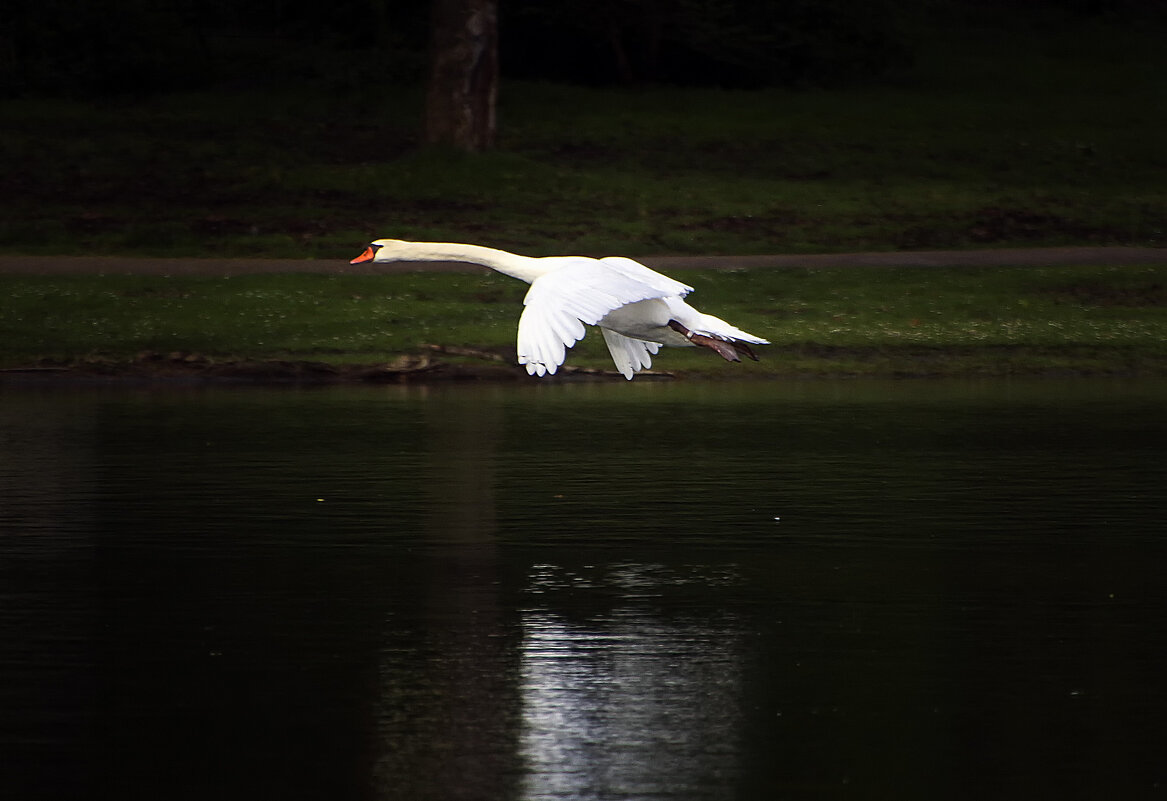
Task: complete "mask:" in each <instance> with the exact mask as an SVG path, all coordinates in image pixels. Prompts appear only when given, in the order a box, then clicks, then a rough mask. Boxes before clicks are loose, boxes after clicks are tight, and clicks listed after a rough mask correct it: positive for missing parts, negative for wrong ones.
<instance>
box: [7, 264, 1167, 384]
mask: <svg viewBox="0 0 1167 801" xmlns="http://www.w3.org/2000/svg"><path fill="white" fill-rule="evenodd" d="M681 277H683V278H684V280H686V281H687V282H689V283H691V284H692V285H693V286H695V287H696V291H695V293H694V295H693V301H694V303H695V304H696V305H697V306H699V307H700V308H702V309H703V310H705V311H708V312H711V313H714V314H718V315H720V316H723V317H725V318H727V319H729V320H731V321H733V322H734V323H735V324H738V325H740V326H741V327H743V328H745V329H746V330H748V331H751V332H754V333H757V334H759V335H762V336H765V337H767V338H769V339H770V340H771V341H772V342H773V343H774V344H773V345H772V346H770V347H766V348H762V349H761V350H762V361H761V362H759V363H757V364H753V363H749V364H745V365H731V364H727V363H723V362H721V361H720V360H719V359H717V358H716V357H715V356H713V355H712V354H710V353H707V352H704V351H701V352H698V351H697V349H691V350H690V349H684V350H672V349H669V350H666V351H664V352H663V353H662V354H661V355H660V356H658V357H657V359H656V364H655V366H656V367H657V368H658V369H661V370H666V371H677V372H681V373H685V374H694V375H697V374H700V375H723V376H730V375H733V376H743V377H745V376H750V377H757V376H827V375H831V376H835V375H847V376H852V375H853V376H876V375H880V376H887V375H912V376H916V375H1011V374H1071V373H1073V374H1089V375H1164V374H1167V267H1165V266H1139V267H1123V268H1117V267H1106V266H1100V267H1058V268H1049V269H1043V268H1008V267H992V268H961V269H938V268H883V267H880V268H828V269H798V270H754V271H748V272H745V271H741V272H713V271H701V272H686V273H684V274H683V275H682V276H681ZM524 291H525V286H524V285H522V284H521V283H519V282H516V281H513V280H511V279H508V278H505V277H503V276H498V275H494V274H489V275H478V274H438V273H396V274H386V275H383V276H353V275H329V276H325V275H249V276H236V277H231V278H218V277H183V278H175V277H158V276H114V275H109V276H67V277H53V278H46V277H32V276H11V275H9V276H0V298H2V300H0V368H4V369H6V370H12V369H14V368H30V367H39V368H68V369H71V370H74V371H80V372H110V373H125V372H133V371H139V372H167V371H169V372H175V371H178V372H194V373H198V372H203V373H207V372H208V371H211V372H213V371H214V370H215V369H220V368H222V369H227V368H231V367H239V365H242V364H246V365H251V367H252V368H254V369H257V370H259V372H260V373H262V372H263V371H264V370H268V371H269V372H271V373H272V374H273V375H275V374H279V370H278V369H277V367H276V365H278V364H280V363H282V364H283V365H284V366H285V367H286V368H287V369H288V370H290V371H292V372H295V371H297V370H300V371H301V372H302V366H303V364H304V363H313V366H310V367H309V368H308V369H309V372H310V373H312V372H313V371H314V374H316V375H317V377H327V376H328V375H329V371H334V372H335V371H338V370H344V369H346V366H347V368H348V369H352V366H354V365H385V364H398V365H401V364H413V365H416V364H417V363H419V361H424V360H432V359H437V360H439V361H441V362H443V363H445V364H468V363H473V364H484V363H485V362H481V361H479V360H477V359H474V358H469V357H464V356H457V355H448V354H437V355H435V354H434V353H433V351H432V350H431V349H430V348H428V347H427V346H429V345H440V346H444V347H446V348H449V349H452V350H458V349H463V348H465V349H472V350H474V351H480V352H490V353H496V354H498V355H499V356H500V357H501V359H502V361H501V362H500V363H499V364H502V365H509V364H513V361H514V360H513V355H514V344H513V343H514V331H515V324H516V322H517V319H518V315H519V313H520V310H521V300H522V295H523V293H524ZM568 364H569V365H573V366H579V367H592V368H602V369H610V367H611V365H610V362H609V359H608V356H607V352H606V351H605V350H604V346H603V343H602V340H601V339H600V338H599V337H598V336H597V335H596V333H595V332H594V331H593V332H591V333H590V334H589V335H588V337H587V338H586V339H585V340H584V341H583V342H582V343H580V344H579V345H578V346H577V347H576V348H575V350H574V351H572V352H571V353H569V356H568ZM263 365H267V366H266V367H263ZM296 365H300V366H299V367H297V366H296ZM10 375H11V373H10Z"/></svg>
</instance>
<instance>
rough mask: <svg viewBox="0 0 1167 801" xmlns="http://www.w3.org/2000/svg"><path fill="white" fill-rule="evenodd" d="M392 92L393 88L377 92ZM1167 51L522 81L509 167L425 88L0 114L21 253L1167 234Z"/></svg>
mask: <svg viewBox="0 0 1167 801" xmlns="http://www.w3.org/2000/svg"><path fill="white" fill-rule="evenodd" d="M374 74H375V73H374ZM1164 74H1167V54H1165V51H1164V49H1163V48H1162V47H1161V36H1159V35H1158V34H1157V33H1156V32H1155V31H1135V30H1128V29H1120V28H1107V27H1106V26H1105V24H1103V23H1099V22H1091V23H1089V24H1088V25H1087V24H1085V23H1082V24H1079V25H1077V26H1068V27H1065V28H1064V29H1059V30H1056V31H1043V33H1042V36H1041V38H1034V37H1032V36H1030V35H1028V34H1026V35H1021V34H1009V33H1005V32H1002V31H986V32H983V33H978V32H977V31H976V30H961V31H960V32H959V34H958V35H957V34H956V33H955V32H950V33H949V35H948V36H947V38H941V39H929V40H926V42H925V44H924V45H923V46H922V47H921V49H920V50H919V52H918V53H917V58H916V61H915V63H914V65H913V67H912V68H911V69H910V70H906V71H905V72H904V74H902V75H899V76H896V77H895V80H893V81H888V82H885V83H884V84H883V85H880V86H852V87H850V88H845V89H837V90H813V91H793V90H765V91H719V90H713V89H703V90H681V89H669V88H655V89H627V90H596V89H587V88H579V87H567V86H558V85H550V84H532V83H507V84H505V85H504V87H503V89H502V92H501V97H500V107H499V118H500V142H499V148H498V150H497V151H495V152H493V153H489V154H486V155H483V156H478V157H466V156H461V155H457V154H452V153H444V152H434V151H427V150H423V149H420V148H419V147H418V143H417V134H418V125H419V122H418V121H419V118H420V101H421V96H420V91H419V90H418V89H417V88H416V87H412V88H411V87H402V86H394V85H384V84H377V83H375V82H372V81H371V82H370V83H368V84H367V85H363V86H362V87H361V88H359V89H352V88H348V89H346V90H345V91H339V92H338V91H335V90H333V89H332V88H331V87H328V86H323V85H308V86H298V87H297V88H296V89H295V90H294V91H272V90H268V91H255V90H252V91H243V90H236V91H231V92H227V91H224V92H218V93H203V94H186V95H166V96H158V97H145V98H134V99H118V100H109V99H103V100H101V101H92V102H91V101H84V100H76V101H67V100H53V101H43V100H42V101H36V100H23V101H9V102H5V103H3V104H0V151H2V152H3V153H4V154H5V158H6V164H5V169H4V170H3V171H0V204H2V211H3V214H2V215H0V251H3V252H8V253H51V254H77V253H99V254H123V255H129V254H136V255H154V256H164V255H172V256H279V257H299V256H305V257H336V256H337V254H341V255H343V254H347V253H349V252H350V251H351V250H352V248H353V247H355V246H357V245H359V244H361V243H363V242H365V241H367V240H368V239H370V238H371V237H373V236H374V235H376V236H395V237H399V238H407V239H438V240H453V241H462V242H481V243H484V244H492V245H495V246H499V247H503V248H506V249H510V250H517V251H520V252H526V253H531V254H536V255H537V254H547V253H571V252H578V253H586V254H591V255H606V254H611V253H623V254H628V255H632V256H635V255H641V254H649V253H651V254H687V253H694V254H747V253H768V252H793V253H798V252H823V251H836V252H847V251H857V250H892V249H919V248H929V249H932V248H954V247H956V248H964V247H991V246H1003V245H1058V244H1139V245H1159V244H1161V243H1162V241H1163V220H1164V219H1167V153H1165V151H1164V146H1163V137H1162V131H1163V130H1164V129H1165V128H1167V100H1165V95H1164V93H1163V91H1162V79H1161V76H1162V75H1164Z"/></svg>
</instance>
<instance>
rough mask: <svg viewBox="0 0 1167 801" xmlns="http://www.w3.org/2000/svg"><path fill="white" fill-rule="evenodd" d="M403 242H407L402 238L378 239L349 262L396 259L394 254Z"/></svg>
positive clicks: (358, 262)
mask: <svg viewBox="0 0 1167 801" xmlns="http://www.w3.org/2000/svg"><path fill="white" fill-rule="evenodd" d="M403 244H405V243H404V242H403V241H402V240H400V239H376V240H374V241H372V242H370V243H369V246H368V247H366V248H365V252H364V253H362V254H361V255H359V256H357V257H356V258H355V259H353V260H352V261H350V262H349V264H360V263H361V262H366V261H396V258H395V257H394V255H393V254H394V252H395V251H396V250H397V249H398V247H399V246H401V245H403Z"/></svg>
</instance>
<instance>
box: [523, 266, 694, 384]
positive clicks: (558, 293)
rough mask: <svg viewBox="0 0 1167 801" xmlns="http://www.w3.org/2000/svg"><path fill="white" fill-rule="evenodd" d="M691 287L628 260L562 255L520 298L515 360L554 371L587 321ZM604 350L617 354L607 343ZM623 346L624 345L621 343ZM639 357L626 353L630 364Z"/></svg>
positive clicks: (536, 371) (533, 370) (535, 370)
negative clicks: (521, 312) (521, 299)
mask: <svg viewBox="0 0 1167 801" xmlns="http://www.w3.org/2000/svg"><path fill="white" fill-rule="evenodd" d="M690 289H691V288H690V287H688V286H686V285H685V284H682V283H681V282H680V281H674V280H673V279H671V278H669V277H668V276H665V275H661V274H660V273H658V272H655V271H653V270H650V269H649V268H647V267H645V266H644V265H642V264H639V263H637V262H634V261H632V260H631V259H624V258H620V257H609V258H606V259H588V258H583V257H579V258H574V257H569V258H564V259H563V260H562V262H561V263H560V264H559V265H557V266H556V267H555V268H554V269H553V270H550V271H549V272H547V273H544V274H543V275H541V276H539V277H538V278H536V279H535V280H534V281H533V282H532V283H531V288H530V289H529V290H528V291H527V296H526V298H525V299H524V300H523V305H524V306H525V308H524V309H523V315H522V317H520V318H519V336H518V351H519V364H525V365H526V366H527V372H528V373H530V374H531V375H539V376H542V375H545V374H547V373H554V372H555V371H556V370H558V369H559V365H561V364H563V360H564V358H565V357H566V355H567V348H570V347H571V346H572V345H574V344H575V343H576V342H578V341H579V340H580V339H582V338H583V335H584V324H585V323H586V324H588V325H595V324H596V323H598V322H599V321H600V320H601V319H603V317H604V315H606V314H608V312H610V311H612V310H613V309H618V308H620V307H621V306H625V305H627V304H629V303H636V302H637V301H640V300H650V299H653V298H664V297H670V296H675V295H680V294H685V293H687V292H689V291H690ZM624 339H627V337H624ZM629 341H630V342H631V341H635V340H629ZM608 348H609V350H612V355H613V358H615V357H616V352H615V350H613V349H612V346H611V344H610V342H609V346H608ZM621 350H622V352H626V351H627V348H626V347H625V346H623V345H622V346H621ZM641 351H642V352H643V351H644V348H641ZM643 358H647V355H645V356H644V357H643ZM643 358H642V357H641V356H640V355H637V358H636V359H635V360H633V359H631V357H630V363H634V362H635V363H638V362H639V361H642V360H643ZM617 364H618V365H619V361H618V362H617ZM621 372H624V370H623V368H622V369H621ZM625 375H627V373H625Z"/></svg>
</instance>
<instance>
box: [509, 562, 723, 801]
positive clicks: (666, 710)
mask: <svg viewBox="0 0 1167 801" xmlns="http://www.w3.org/2000/svg"><path fill="white" fill-rule="evenodd" d="M642 567H643V566H642ZM625 570H629V571H632V570H638V568H636V567H633V566H627V567H626V568H625ZM629 575H630V576H631V577H632V578H633V579H634V580H635V581H636V582H637V583H641V582H643V580H644V574H643V573H642V572H641V573H637V574H636V575H634V576H633V575H632V574H629ZM617 580H618V578H617ZM522 629H523V639H522V645H521V655H520V677H519V681H520V697H521V703H522V714H521V719H522V723H521V732H520V738H519V741H520V751H521V757H522V762H523V763H524V774H525V778H524V780H523V782H522V785H521V789H522V792H521V793H520V797H521V798H527V799H535V798H540V799H544V798H581V797H596V798H607V797H638V796H640V795H642V794H652V795H654V796H660V797H676V798H681V797H684V798H728V797H731V796H732V794H733V792H734V787H735V784H736V779H737V776H738V773H739V766H738V753H739V750H738V743H737V737H738V736H739V730H740V719H741V714H740V713H741V709H740V703H741V701H740V698H741V662H742V660H741V655H742V642H741V641H742V634H741V630H740V627H739V625H738V623H737V621H736V620H735V619H734V618H733V617H732V616H731V615H725V617H724V619H710V618H709V617H708V616H702V617H700V618H693V619H687V618H685V617H679V618H678V617H670V618H663V617H662V616H661V615H660V610H659V609H653V608H652V606H651V605H646V604H644V603H642V602H640V601H638V600H637V599H632V600H630V601H628V602H626V603H622V604H620V605H618V606H617V607H616V608H614V609H611V610H610V611H607V612H605V613H604V614H602V615H601V616H598V617H591V618H589V619H587V620H585V621H582V622H581V621H576V620H568V619H567V618H566V617H565V616H563V615H561V614H557V613H555V612H552V611H548V610H546V609H532V610H529V611H528V612H526V613H525V614H524V616H523V619H522Z"/></svg>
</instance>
